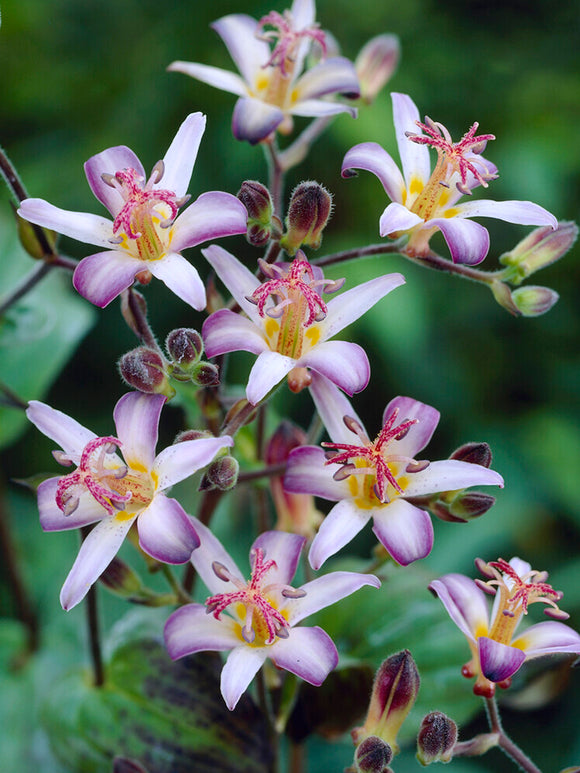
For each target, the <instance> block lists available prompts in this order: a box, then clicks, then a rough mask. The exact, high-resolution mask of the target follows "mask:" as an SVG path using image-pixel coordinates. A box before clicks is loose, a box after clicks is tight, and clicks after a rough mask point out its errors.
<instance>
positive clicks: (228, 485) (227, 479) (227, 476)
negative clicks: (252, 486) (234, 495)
mask: <svg viewBox="0 0 580 773" xmlns="http://www.w3.org/2000/svg"><path fill="white" fill-rule="evenodd" d="M239 471H240V465H239V463H238V461H237V459H234V457H233V456H221V457H220V458H219V459H216V460H215V461H213V462H212V463H211V464H210V465H209V467H208V468H207V470H206V471H205V474H204V476H203V478H202V479H201V483H200V485H199V490H200V491H210V490H212V489H219V490H220V491H229V490H230V489H232V488H234V486H235V485H236V483H237V482H238V473H239Z"/></svg>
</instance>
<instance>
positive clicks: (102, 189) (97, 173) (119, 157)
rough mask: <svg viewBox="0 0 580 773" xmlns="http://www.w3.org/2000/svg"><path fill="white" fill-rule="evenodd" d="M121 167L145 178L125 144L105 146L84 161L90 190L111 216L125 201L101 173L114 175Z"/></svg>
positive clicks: (139, 163) (137, 160) (141, 167)
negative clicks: (132, 170)
mask: <svg viewBox="0 0 580 773" xmlns="http://www.w3.org/2000/svg"><path fill="white" fill-rule="evenodd" d="M123 169H134V170H135V171H136V172H137V174H138V175H139V176H141V177H143V178H145V170H144V169H143V165H142V164H141V162H140V161H139V159H138V158H137V156H136V155H135V153H133V151H132V150H131V148H128V147H126V146H125V145H118V146H117V147H114V148H107V150H103V151H102V152H101V153H97V155H96V156H92V157H91V158H89V160H88V161H87V162H86V163H85V174H86V176H87V180H88V183H89V186H90V188H91V190H92V192H93V193H94V194H95V196H96V197H97V199H98V200H99V201H100V202H101V204H103V205H104V206H105V207H106V208H107V209H108V210H109V212H110V213H111V214H112V215H113V217H116V216H117V215H118V214H119V212H120V210H121V209H122V207H123V205H124V204H125V201H124V199H123V197H122V196H121V194H120V193H119V191H118V190H117V188H111V186H110V185H107V183H106V182H104V180H103V178H102V175H103V174H111V175H114V174H116V172H121V171H122V170H123Z"/></svg>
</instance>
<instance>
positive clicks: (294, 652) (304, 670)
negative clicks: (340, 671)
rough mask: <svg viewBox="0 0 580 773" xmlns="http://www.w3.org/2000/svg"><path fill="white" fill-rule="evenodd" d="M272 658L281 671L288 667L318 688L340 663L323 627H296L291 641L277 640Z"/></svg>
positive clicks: (292, 630)
mask: <svg viewBox="0 0 580 773" xmlns="http://www.w3.org/2000/svg"><path fill="white" fill-rule="evenodd" d="M269 655H270V657H271V658H272V660H273V661H274V663H275V664H276V665H277V666H278V668H285V669H286V671H290V673H292V674H296V676H299V677H300V678H301V679H304V681H305V682H308V683H309V684H314V685H316V686H317V687H318V686H319V685H321V684H322V682H324V680H325V679H326V677H327V676H328V674H329V673H330V672H331V671H332V670H333V668H336V666H337V664H338V652H337V651H336V647H335V646H334V643H333V641H332V639H331V638H330V636H329V635H328V634H327V633H326V631H323V630H322V628H318V627H316V628H292V629H291V630H290V631H289V635H288V638H287V639H276V641H275V642H274V644H272V646H271V647H270V653H269Z"/></svg>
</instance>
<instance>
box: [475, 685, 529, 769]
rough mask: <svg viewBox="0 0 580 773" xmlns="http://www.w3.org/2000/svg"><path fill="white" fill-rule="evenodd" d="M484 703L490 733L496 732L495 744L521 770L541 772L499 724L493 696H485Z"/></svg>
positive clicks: (499, 719)
mask: <svg viewBox="0 0 580 773" xmlns="http://www.w3.org/2000/svg"><path fill="white" fill-rule="evenodd" d="M485 705H486V709H487V718H488V721H489V726H490V729H491V731H492V733H497V734H498V736H499V737H498V742H497V745H498V746H499V747H500V749H502V750H503V752H504V753H505V754H506V755H507V756H508V757H509V758H510V759H511V760H513V761H514V762H515V763H516V765H519V766H520V768H521V769H522V770H525V771H526V773H542V771H541V770H540V768H538V767H537V766H536V765H534V763H533V762H532V760H531V759H530V758H529V757H528V756H527V754H525V753H524V752H523V751H522V750H521V749H520V747H519V746H518V745H517V744H516V743H514V742H513V741H512V740H511V738H509V736H508V735H507V734H506V733H505V731H504V729H503V727H502V724H501V718H500V715H499V709H498V706H497V702H496V700H495V698H494V697H491V698H486V699H485Z"/></svg>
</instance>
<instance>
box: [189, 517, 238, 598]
mask: <svg viewBox="0 0 580 773" xmlns="http://www.w3.org/2000/svg"><path fill="white" fill-rule="evenodd" d="M191 521H192V523H193V525H194V527H195V530H196V532H197V536H198V537H199V540H200V545H199V547H198V548H197V549H196V550H194V551H193V553H192V554H191V563H192V564H193V567H194V569H195V571H196V572H197V573H198V574H199V576H200V577H201V579H202V580H203V582H204V583H205V586H206V587H207V588H208V590H209V591H210V593H211V594H212V595H214V594H216V593H231V592H232V591H235V590H237V588H236V586H235V585H234V583H233V582H231V581H230V580H222V579H221V577H218V576H217V574H216V573H215V572H214V570H213V568H212V565H213V563H214V562H215V561H217V562H218V563H220V564H223V565H224V566H225V567H226V569H227V570H228V571H229V572H230V574H232V575H233V576H235V577H237V578H238V580H241V581H242V582H244V583H245V580H244V575H243V574H242V573H241V572H240V570H239V569H238V567H237V566H236V562H235V561H234V559H233V558H232V557H231V556H230V554H229V553H228V552H227V550H226V549H225V548H224V546H223V545H222V543H221V542H220V541H219V540H218V538H217V537H216V536H214V534H213V533H212V532H211V531H210V530H209V529H208V528H207V526H204V524H203V523H201V521H199V520H198V519H197V518H191Z"/></svg>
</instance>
